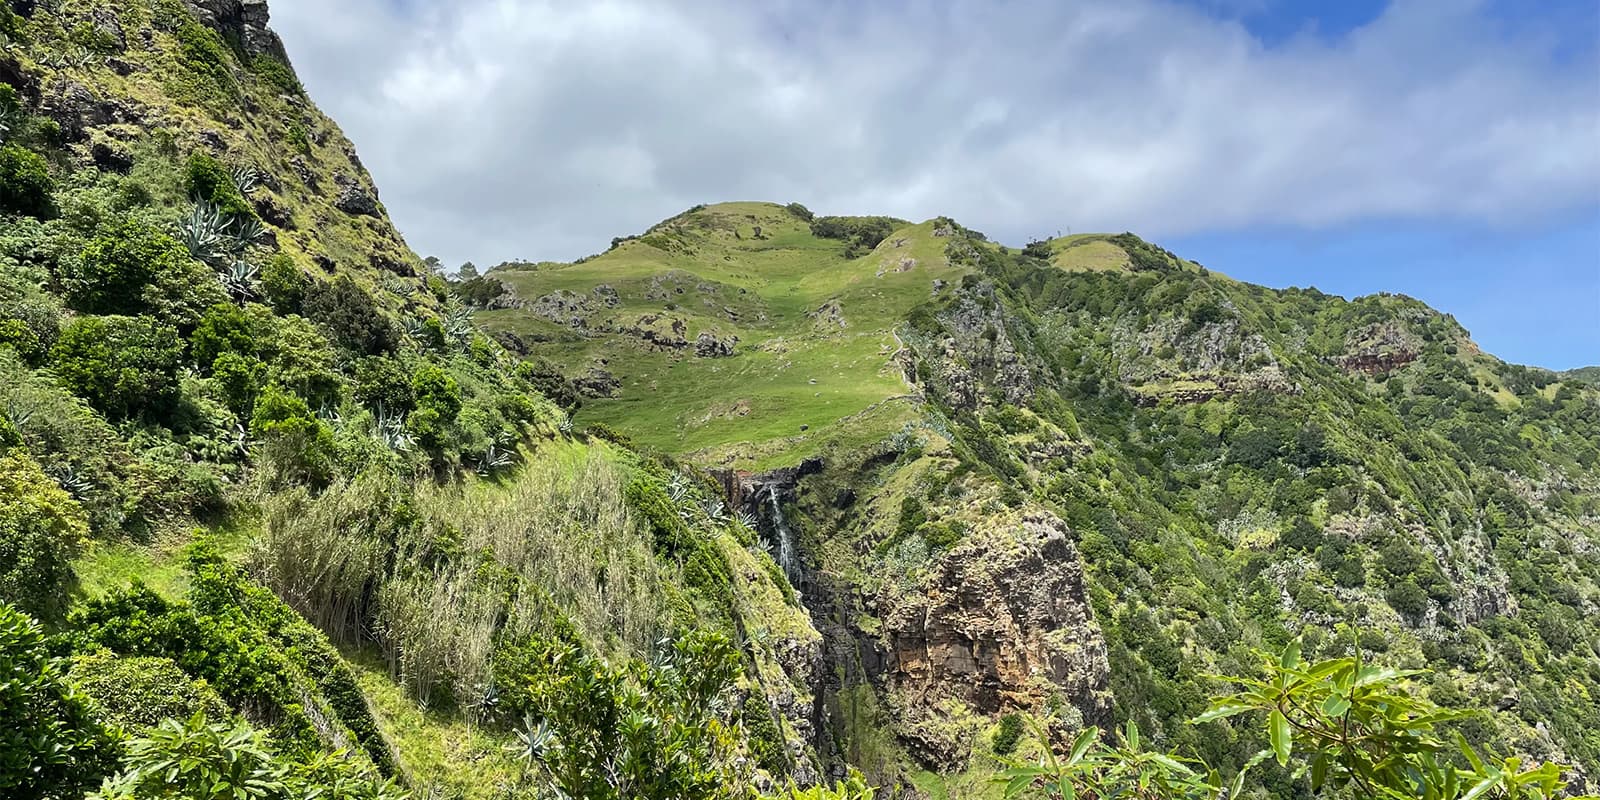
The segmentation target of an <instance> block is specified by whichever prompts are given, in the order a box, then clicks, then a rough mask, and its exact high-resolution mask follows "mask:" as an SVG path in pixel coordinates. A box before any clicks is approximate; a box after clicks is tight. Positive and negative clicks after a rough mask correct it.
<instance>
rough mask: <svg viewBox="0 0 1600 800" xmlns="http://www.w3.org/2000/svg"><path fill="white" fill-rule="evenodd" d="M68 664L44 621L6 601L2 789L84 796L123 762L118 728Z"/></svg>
mask: <svg viewBox="0 0 1600 800" xmlns="http://www.w3.org/2000/svg"><path fill="white" fill-rule="evenodd" d="M62 672H63V665H62V663H61V662H60V661H58V660H57V659H54V658H51V657H50V654H49V651H48V649H47V648H46V646H45V638H44V632H43V631H42V630H40V628H39V624H38V623H37V622H35V621H33V620H32V619H29V618H28V616H27V615H26V614H23V613H22V612H20V611H18V610H17V609H15V608H13V607H11V606H9V605H5V604H3V603H0V720H5V724H3V725H0V795H4V796H5V797H13V798H18V800H32V799H33V798H67V797H81V796H82V795H83V793H84V791H86V790H87V789H89V788H90V787H92V786H94V785H95V784H97V783H99V782H100V778H101V776H102V775H105V774H107V773H109V772H111V771H112V770H113V769H115V768H116V763H117V745H116V739H115V737H114V735H113V734H112V733H111V732H110V731H108V730H106V728H105V727H104V726H102V725H101V724H100V723H99V722H97V721H96V720H95V719H94V715H93V712H92V708H91V706H90V703H89V700H88V699H87V698H85V697H84V696H83V695H82V694H80V693H79V692H78V691H77V690H76V689H74V688H73V687H72V685H71V684H70V683H69V682H67V681H66V680H64V679H63V677H62Z"/></svg>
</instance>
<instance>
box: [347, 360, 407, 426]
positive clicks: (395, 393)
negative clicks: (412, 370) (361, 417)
mask: <svg viewBox="0 0 1600 800" xmlns="http://www.w3.org/2000/svg"><path fill="white" fill-rule="evenodd" d="M355 377H356V380H355V388H354V390H353V391H352V393H353V395H354V396H355V399H356V402H358V403H360V404H361V405H362V406H365V407H366V408H370V409H373V410H376V409H378V408H379V407H380V406H381V407H382V408H383V410H384V412H385V413H388V414H405V413H408V412H410V411H411V410H412V409H414V408H416V407H417V395H416V390H415V389H413V388H412V383H411V381H412V376H410V375H407V374H406V370H405V365H403V364H401V363H400V362H399V361H397V360H395V359H393V358H389V357H388V356H368V357H366V358H363V359H360V360H358V361H356V376H355Z"/></svg>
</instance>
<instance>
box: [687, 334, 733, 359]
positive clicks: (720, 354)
mask: <svg viewBox="0 0 1600 800" xmlns="http://www.w3.org/2000/svg"><path fill="white" fill-rule="evenodd" d="M738 344H739V337H737V336H718V335H716V334H715V333H712V332H711V331H701V332H700V335H699V336H697V337H695V340H694V354H695V355H697V356H699V357H700V358H727V357H729V356H731V355H733V349H734V347H735V346H737V345H738Z"/></svg>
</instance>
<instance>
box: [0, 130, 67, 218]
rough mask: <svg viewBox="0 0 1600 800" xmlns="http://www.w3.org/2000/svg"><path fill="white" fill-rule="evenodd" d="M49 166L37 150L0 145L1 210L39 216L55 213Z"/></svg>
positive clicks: (12, 145) (53, 183)
mask: <svg viewBox="0 0 1600 800" xmlns="http://www.w3.org/2000/svg"><path fill="white" fill-rule="evenodd" d="M54 188H55V181H53V180H51V178H50V169H49V165H48V164H46V163H45V160H44V157H43V156H41V155H39V154H38V153H35V152H33V151H32V150H28V149H26V148H24V147H20V146H18V145H15V144H8V145H6V146H4V147H0V210H4V211H9V212H12V213H16V214H24V215H27V216H30V217H38V218H40V219H49V218H51V217H54V216H55V215H56V206H55V200H54V199H53V198H52V197H51V194H50V193H51V191H52V190H53V189H54Z"/></svg>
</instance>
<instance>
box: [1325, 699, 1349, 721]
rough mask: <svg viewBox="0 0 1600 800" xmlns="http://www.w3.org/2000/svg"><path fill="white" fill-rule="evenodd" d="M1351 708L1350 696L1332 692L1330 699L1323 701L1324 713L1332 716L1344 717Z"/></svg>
mask: <svg viewBox="0 0 1600 800" xmlns="http://www.w3.org/2000/svg"><path fill="white" fill-rule="evenodd" d="M1349 710H1350V698H1348V697H1345V696H1344V695H1338V694H1330V695H1328V699H1326V700H1324V701H1322V713H1324V714H1327V715H1328V716H1330V717H1342V716H1344V712H1346V711H1349Z"/></svg>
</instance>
